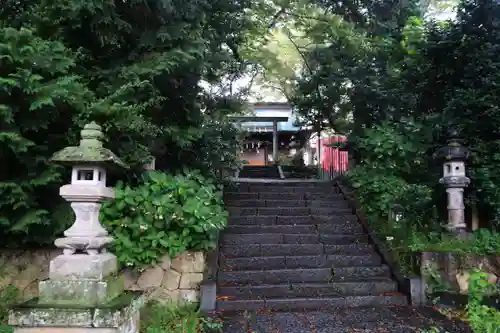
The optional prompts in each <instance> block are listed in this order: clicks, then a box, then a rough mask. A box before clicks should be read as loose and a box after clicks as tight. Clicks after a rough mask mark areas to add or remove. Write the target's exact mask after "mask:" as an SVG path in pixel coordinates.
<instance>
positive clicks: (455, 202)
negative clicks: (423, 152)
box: [436, 130, 470, 235]
mask: <svg viewBox="0 0 500 333" xmlns="http://www.w3.org/2000/svg"><path fill="white" fill-rule="evenodd" d="M436 157H437V158H438V160H439V161H442V163H443V177H442V178H441V179H440V180H439V183H441V184H443V185H444V186H445V188H446V192H447V193H448V198H447V199H448V206H447V208H448V226H447V227H448V229H449V230H450V231H451V232H452V233H454V234H456V235H464V234H465V231H466V227H467V225H466V224H465V206H464V189H465V188H466V187H467V186H468V185H469V183H470V179H469V178H468V177H467V176H466V175H465V161H466V160H467V159H468V157H469V150H468V149H467V148H466V147H464V146H462V145H461V144H460V140H459V138H458V132H457V131H455V130H452V131H451V132H450V139H449V140H448V144H447V145H446V146H444V147H442V148H440V149H438V151H437V152H436Z"/></svg>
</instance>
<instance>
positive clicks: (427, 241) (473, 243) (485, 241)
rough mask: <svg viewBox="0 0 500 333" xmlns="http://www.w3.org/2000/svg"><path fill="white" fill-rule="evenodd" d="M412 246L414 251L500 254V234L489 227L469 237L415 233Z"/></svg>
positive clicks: (436, 233) (437, 233)
mask: <svg viewBox="0 0 500 333" xmlns="http://www.w3.org/2000/svg"><path fill="white" fill-rule="evenodd" d="M410 248H411V249H412V250H413V251H419V252H421V251H427V252H454V253H459V254H467V253H473V254H477V255H485V256H488V255H499V254H500V234H499V233H497V232H492V231H490V230H488V229H483V228H482V229H478V230H476V231H474V233H473V234H472V235H470V236H469V237H468V238H465V239H462V238H457V237H456V236H454V235H449V234H442V233H439V232H433V233H432V232H431V233H422V232H419V233H415V234H413V240H412V244H411V246H410Z"/></svg>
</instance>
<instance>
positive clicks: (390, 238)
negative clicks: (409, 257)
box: [386, 236, 394, 241]
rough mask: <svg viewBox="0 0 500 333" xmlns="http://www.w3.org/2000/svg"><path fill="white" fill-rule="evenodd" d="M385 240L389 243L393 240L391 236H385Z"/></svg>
mask: <svg viewBox="0 0 500 333" xmlns="http://www.w3.org/2000/svg"><path fill="white" fill-rule="evenodd" d="M386 239H387V240H388V241H391V240H393V239H394V237H392V236H387V237H386Z"/></svg>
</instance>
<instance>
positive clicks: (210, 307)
mask: <svg viewBox="0 0 500 333" xmlns="http://www.w3.org/2000/svg"><path fill="white" fill-rule="evenodd" d="M219 235H220V233H219V234H217V239H216V243H217V246H216V247H215V249H214V250H212V251H209V252H207V256H206V261H205V266H206V268H205V272H204V276H203V281H202V282H201V284H200V309H199V310H200V312H201V313H203V314H213V313H214V312H215V310H216V303H217V300H216V297H217V273H218V271H219Z"/></svg>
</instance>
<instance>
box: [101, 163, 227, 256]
mask: <svg viewBox="0 0 500 333" xmlns="http://www.w3.org/2000/svg"><path fill="white" fill-rule="evenodd" d="M115 190H116V198H115V199H114V200H112V201H109V202H107V203H106V204H105V205H104V206H103V209H102V210H101V221H102V222H103V224H104V225H105V226H106V227H107V229H108V230H109V231H110V232H111V233H112V234H113V236H114V237H115V238H116V241H115V243H114V244H113V249H112V250H113V252H114V253H115V254H116V255H117V257H118V260H119V261H120V263H122V264H124V265H127V266H141V265H148V264H154V263H155V262H157V261H158V260H159V259H161V258H162V257H163V256H164V255H165V254H169V255H170V256H171V257H174V256H175V255H176V254H178V253H181V252H183V251H186V250H209V249H213V248H214V247H215V246H216V245H217V244H216V237H217V234H218V232H219V231H220V230H221V229H223V228H224V227H225V226H226V223H227V212H226V211H225V210H224V206H223V202H222V192H221V189H220V188H219V187H217V186H216V185H214V183H213V182H212V181H210V180H209V179H207V178H205V177H203V176H202V175H201V174H200V173H199V172H195V171H185V172H184V173H182V174H166V173H161V172H150V173H148V174H147V175H145V176H144V178H143V181H142V182H141V184H139V185H137V186H134V187H132V186H129V185H123V184H118V186H117V187H116V189H115Z"/></svg>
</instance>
